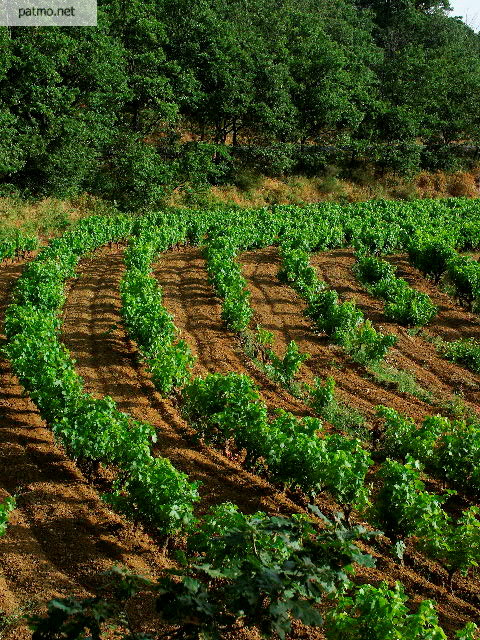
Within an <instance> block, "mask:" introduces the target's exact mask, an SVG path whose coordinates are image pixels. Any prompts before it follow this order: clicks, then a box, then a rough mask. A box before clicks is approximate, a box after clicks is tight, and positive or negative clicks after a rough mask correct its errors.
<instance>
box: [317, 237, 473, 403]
mask: <svg viewBox="0 0 480 640" xmlns="http://www.w3.org/2000/svg"><path fill="white" fill-rule="evenodd" d="M354 263H355V258H354V255H353V252H352V251H351V250H348V249H343V250H335V251H327V252H324V253H318V254H316V255H314V256H313V257H312V264H313V265H314V266H315V267H316V268H317V271H318V275H319V277H320V278H321V279H323V280H325V281H326V282H327V283H328V284H329V285H331V286H332V287H334V288H335V289H336V290H337V291H338V292H339V293H340V294H341V295H342V296H344V297H345V298H346V299H348V300H355V301H356V302H357V304H358V306H359V307H360V308H361V309H362V311H364V312H365V315H366V317H367V318H369V319H370V320H371V321H372V322H373V323H374V325H375V326H376V327H378V328H380V329H381V330H382V331H383V332H385V333H392V334H394V335H395V336H397V344H396V345H395V347H394V348H392V349H391V354H390V355H389V356H388V361H389V362H390V363H392V364H393V365H394V366H395V367H397V368H399V369H405V370H406V371H409V372H410V373H413V374H414V375H415V377H416V379H417V381H418V382H419V384H420V385H422V386H423V387H425V388H427V389H433V390H435V392H436V394H437V395H438V396H444V397H445V398H446V397H448V396H451V395H452V393H461V394H462V395H463V396H464V398H465V400H466V401H467V403H469V404H470V406H471V407H472V408H473V409H477V410H478V409H479V408H480V376H478V375H476V374H474V373H471V372H470V371H468V370H466V369H465V368H464V367H461V366H458V365H456V364H453V363H450V362H448V361H447V360H445V359H444V358H441V357H440V356H439V355H438V354H437V353H436V350H435V347H434V346H433V345H432V344H430V343H428V342H426V341H425V340H423V339H422V338H420V337H418V336H412V335H409V333H408V331H407V329H406V328H405V327H401V326H400V325H398V324H397V323H394V322H389V321H387V320H386V319H385V316H384V315H383V307H384V304H383V302H382V301H381V300H378V299H377V298H374V297H373V296H371V295H369V294H368V293H367V292H366V291H365V288H364V287H363V286H362V285H361V284H360V283H359V282H358V281H357V280H356V278H355V276H354V274H353V271H352V266H353V265H354ZM404 266H406V265H404ZM409 272H410V274H411V275H413V270H412V269H410V270H409ZM399 275H402V271H400V272H399ZM414 280H415V282H412V284H415V286H416V285H417V284H418V283H419V280H420V277H419V276H417V277H416V278H415V279H414ZM422 284H423V285H426V283H422ZM420 289H422V287H420ZM434 289H435V288H434V287H432V288H431V289H430V290H429V293H435V295H434V296H433V301H434V302H435V304H439V307H440V313H439V315H438V317H437V319H436V320H434V321H433V323H432V324H431V328H430V329H429V328H428V327H427V330H429V331H432V332H433V333H436V334H437V335H442V336H443V337H445V338H447V337H448V338H449V339H450V338H451V337H452V336H453V335H455V336H456V337H460V336H461V335H470V331H472V330H475V331H476V332H477V335H478V332H479V328H478V324H476V323H475V322H474V319H473V316H472V315H471V314H468V313H466V312H465V311H462V310H461V309H460V308H459V307H456V306H455V303H454V302H453V301H452V300H450V299H449V298H448V296H444V295H442V294H440V293H439V292H438V291H437V292H435V291H434ZM466 327H468V330H467V331H466V332H465V328H466ZM431 413H432V411H431Z"/></svg>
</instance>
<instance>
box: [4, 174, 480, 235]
mask: <svg viewBox="0 0 480 640" xmlns="http://www.w3.org/2000/svg"><path fill="white" fill-rule="evenodd" d="M240 178H242V176H240V177H239V180H238V184H237V185H225V186H215V187H210V188H209V189H206V190H204V191H201V192H197V193H192V192H190V193H185V192H175V193H174V194H172V196H171V197H170V198H169V199H168V201H167V202H165V204H166V205H170V206H187V207H208V206H215V205H222V206H235V207H264V206H269V205H272V204H293V205H304V204H309V203H315V202H339V203H342V204H343V203H348V202H363V201H366V200H378V199H380V198H385V199H391V200H412V199H414V198H446V197H452V196H453V197H468V198H479V197H480V168H478V169H477V170H476V171H472V172H470V173H467V172H456V173H452V174H446V173H442V172H435V173H428V172H426V171H423V172H422V173H420V174H419V175H418V176H416V177H415V178H413V179H411V180H407V179H404V178H400V177H398V176H393V175H388V176H384V177H383V178H381V179H374V178H373V177H370V178H369V179H361V180H358V181H351V180H350V181H349V180H342V179H340V178H338V177H337V175H336V171H335V170H334V168H332V171H329V172H327V175H325V176H322V177H313V178H307V177H305V176H291V177H288V178H284V179H280V178H267V177H264V176H258V175H249V174H246V175H245V176H243V179H240ZM364 178H365V176H364ZM113 211H114V207H113V206H112V205H110V204H108V203H106V202H105V201H103V200H101V199H99V198H96V197H94V196H90V195H88V194H84V195H82V196H79V197H77V198H75V199H72V200H57V199H55V198H44V199H42V200H36V201H34V200H22V199H20V198H16V197H10V198H0V227H16V228H22V229H23V230H24V231H27V232H29V233H35V234H38V235H39V236H41V237H44V238H49V237H52V236H54V235H58V234H59V233H62V232H63V231H65V229H67V228H68V227H69V226H70V224H72V223H73V222H75V221H77V220H79V219H80V218H83V217H85V216H88V215H91V214H93V213H110V212H113Z"/></svg>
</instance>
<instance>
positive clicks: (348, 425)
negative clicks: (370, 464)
mask: <svg viewBox="0 0 480 640" xmlns="http://www.w3.org/2000/svg"><path fill="white" fill-rule="evenodd" d="M307 391H308V403H309V404H310V406H311V407H312V408H313V409H314V410H315V411H316V412H317V413H318V414H319V415H320V416H321V417H322V418H324V419H325V420H327V421H328V422H330V423H331V424H333V425H334V426H335V427H337V429H344V430H347V431H350V432H351V431H356V430H357V431H358V429H359V428H361V427H363V426H364V424H365V418H364V417H363V416H362V415H361V414H360V413H359V412H358V411H356V410H355V409H353V408H352V407H350V406H348V405H347V404H344V403H341V402H339V401H338V400H337V398H336V393H335V380H334V379H333V378H332V376H327V378H326V379H325V381H322V380H321V378H315V379H314V385H313V386H310V387H308V389H307Z"/></svg>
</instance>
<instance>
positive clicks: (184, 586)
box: [157, 504, 375, 639]
mask: <svg viewBox="0 0 480 640" xmlns="http://www.w3.org/2000/svg"><path fill="white" fill-rule="evenodd" d="M314 512H315V514H316V515H317V516H318V517H321V518H322V520H323V522H324V525H325V528H323V529H321V530H320V531H318V530H316V528H315V527H314V526H313V524H312V523H311V522H310V521H309V520H308V519H307V518H306V517H301V516H296V517H295V516H294V518H292V519H291V520H289V519H286V518H280V517H272V516H266V515H265V514H263V513H256V514H254V515H251V516H245V515H243V514H241V513H239V512H238V510H237V509H236V507H234V506H233V505H229V504H225V505H220V506H219V507H215V508H214V509H212V511H211V512H210V514H209V515H208V516H207V518H206V521H205V524H204V525H203V527H202V528H201V530H200V531H199V532H198V534H197V535H194V536H192V537H191V538H190V539H189V549H190V550H191V552H193V554H195V555H194V556H193V558H192V560H191V561H190V563H189V564H187V565H186V567H185V568H184V569H182V570H181V571H179V572H177V571H173V572H171V573H174V574H176V575H179V576H180V582H178V581H176V580H174V579H172V578H165V579H163V580H160V582H159V598H158V601H157V608H158V610H159V612H160V615H162V617H164V619H166V620H167V621H168V622H170V623H174V624H177V625H178V624H180V625H186V624H187V625H188V622H189V621H191V620H192V618H194V619H195V620H196V623H194V624H191V623H190V625H189V626H188V627H185V626H184V629H185V631H184V633H186V634H188V631H190V634H191V635H184V636H183V637H189V638H198V637H200V636H201V635H202V634H203V636H202V637H209V638H221V637H223V634H224V633H225V632H226V631H227V630H228V629H230V628H231V627H232V625H233V623H234V621H235V620H238V619H240V620H242V622H243V624H244V625H245V626H246V627H251V626H255V627H257V628H259V629H260V630H261V632H262V633H263V634H264V635H265V636H266V637H279V638H282V639H283V638H285V637H286V635H287V634H288V633H289V632H290V630H291V624H292V619H297V620H300V621H302V622H303V623H304V624H305V625H307V626H313V627H317V626H320V625H321V623H322V618H321V615H320V613H319V612H318V610H317V609H316V608H315V607H314V604H315V603H318V602H320V601H321V599H322V597H323V596H324V595H325V594H326V593H335V592H337V591H338V590H340V589H341V588H342V587H343V586H344V585H345V584H347V583H348V575H349V573H351V572H352V563H353V562H356V563H357V564H359V565H363V566H372V564H373V562H372V559H371V557H370V556H367V555H365V554H363V553H362V552H360V550H359V549H358V547H357V546H356V544H355V540H357V539H360V540H361V539H366V538H369V537H371V536H373V535H375V534H374V533H373V534H372V533H367V532H366V531H365V529H364V528H363V527H354V528H352V529H348V528H346V527H345V526H344V525H343V523H342V522H341V521H340V520H339V519H336V520H335V521H334V522H331V521H329V520H327V519H326V518H325V517H324V516H323V515H322V514H321V513H320V512H319V511H318V510H316V509H315V511H314Z"/></svg>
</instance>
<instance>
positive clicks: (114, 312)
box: [63, 249, 299, 513]
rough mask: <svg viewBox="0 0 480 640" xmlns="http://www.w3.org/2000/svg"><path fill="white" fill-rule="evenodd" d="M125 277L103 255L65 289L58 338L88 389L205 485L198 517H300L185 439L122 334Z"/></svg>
mask: <svg viewBox="0 0 480 640" xmlns="http://www.w3.org/2000/svg"><path fill="white" fill-rule="evenodd" d="M175 255H176V254H175ZM123 272H124V265H123V259H122V251H121V250H112V249H101V250H100V251H98V252H96V253H95V254H94V256H93V257H91V258H89V259H86V260H84V261H83V262H82V264H81V266H80V273H81V276H80V278H78V279H77V280H75V281H74V282H73V283H72V285H71V288H70V292H69V295H68V299H67V303H66V305H65V311H64V321H63V336H64V341H65V344H66V345H67V347H68V348H69V349H70V351H71V352H72V356H73V357H74V358H75V360H76V362H77V364H76V367H77V371H78V372H79V373H80V375H81V376H82V377H83V378H84V380H85V386H86V389H87V390H88V391H90V392H91V393H93V394H94V395H95V396H98V397H101V396H105V395H109V396H111V397H112V398H113V399H114V400H115V401H116V402H117V403H118V407H119V408H120V409H121V410H123V411H126V412H128V413H129V414H130V415H132V416H133V417H134V418H136V419H138V420H144V421H146V422H150V423H151V424H153V425H154V426H155V427H156V428H157V431H158V443H157V447H156V453H157V455H163V456H166V457H167V458H169V459H170V460H171V461H172V463H173V464H174V465H175V466H176V467H177V468H178V469H181V470H182V471H184V472H185V473H187V474H188V475H189V476H190V478H191V479H195V480H200V481H201V482H202V485H201V487H200V494H201V496H202V501H201V503H200V505H199V510H200V511H204V510H205V509H206V508H207V507H208V506H209V505H211V504H216V503H220V502H225V501H231V502H235V503H236V504H238V505H239V506H240V507H241V509H243V510H244V511H246V512H252V511H256V510H258V509H267V510H269V511H279V510H280V511H283V512H285V513H291V512H293V511H296V510H297V511H298V510H299V508H298V507H296V506H295V505H294V504H293V503H291V502H290V501H289V500H287V499H286V497H285V495H284V494H282V493H279V492H278V491H276V490H275V489H274V488H273V487H272V486H271V485H269V484H268V483H267V482H265V481H264V480H262V479H261V478H259V477H258V476H254V475H252V474H250V473H248V472H246V471H245V470H243V469H242V467H241V466H240V465H239V464H237V463H236V462H235V461H233V460H230V459H229V458H227V457H226V456H224V455H222V454H221V453H219V452H217V451H215V450H212V449H208V448H206V447H201V446H196V445H194V444H193V443H192V441H191V439H189V437H188V435H189V433H190V434H191V431H190V430H189V429H188V425H187V424H186V423H185V421H184V420H182V418H181V416H180V415H179V412H178V411H177V409H176V407H175V406H174V404H173V403H172V401H170V400H166V399H164V398H162V396H161V395H160V394H159V393H157V392H156V390H155V387H154V386H153V383H152V381H151V379H150V378H149V376H148V374H147V373H146V372H145V371H144V369H143V368H142V367H141V366H139V364H138V350H137V348H136V345H135V344H133V343H132V342H130V341H129V339H128V336H127V335H126V333H125V330H124V328H123V325H122V321H121V316H120V307H121V303H120V297H119V293H118V291H119V282H120V279H121V277H122V274H123ZM165 302H166V300H165ZM193 305H194V303H193V301H192V306H193ZM167 306H168V305H167ZM212 315H213V314H212ZM175 320H176V321H177V318H175ZM212 322H213V320H212Z"/></svg>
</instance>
